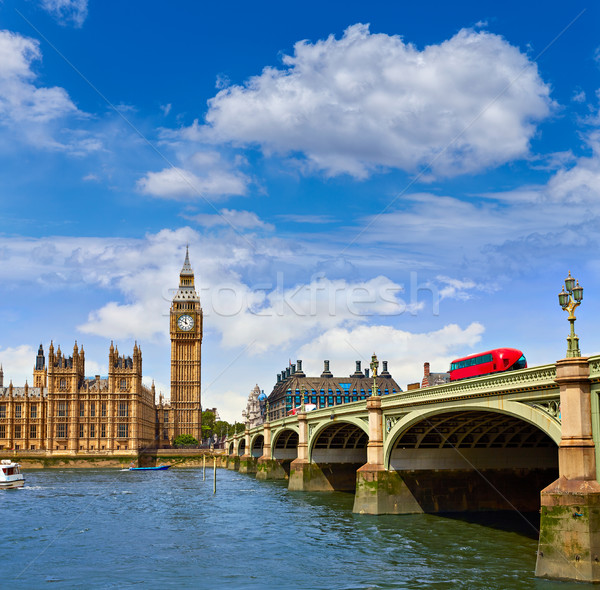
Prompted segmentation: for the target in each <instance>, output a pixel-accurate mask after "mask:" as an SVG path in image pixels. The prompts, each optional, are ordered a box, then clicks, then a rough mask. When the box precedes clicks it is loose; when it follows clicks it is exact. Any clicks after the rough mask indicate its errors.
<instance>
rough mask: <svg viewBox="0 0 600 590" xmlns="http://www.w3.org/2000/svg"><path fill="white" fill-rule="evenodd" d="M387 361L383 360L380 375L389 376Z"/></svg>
mask: <svg viewBox="0 0 600 590" xmlns="http://www.w3.org/2000/svg"><path fill="white" fill-rule="evenodd" d="M387 365H388V362H387V361H383V371H382V372H381V377H391V375H390V373H389V371H388V367H387Z"/></svg>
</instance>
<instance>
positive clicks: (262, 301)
mask: <svg viewBox="0 0 600 590" xmlns="http://www.w3.org/2000/svg"><path fill="white" fill-rule="evenodd" d="M0 19H1V26H0V29H1V31H0V154H1V157H0V194H1V203H2V207H1V209H0V219H1V221H2V227H1V232H2V233H1V234H0V260H1V261H2V264H1V265H0V278H1V279H2V280H1V281H0V296H1V297H2V301H3V304H2V307H1V308H0V322H1V323H0V325H1V326H2V336H1V337H0V362H1V363H2V364H3V366H4V372H5V379H6V380H8V379H10V378H12V379H13V382H14V383H15V384H21V383H23V382H24V380H25V379H27V378H29V380H31V370H32V366H33V362H34V357H35V351H36V350H37V346H38V345H39V343H40V342H42V343H43V344H44V346H45V347H46V348H47V346H48V344H49V342H50V340H51V339H52V340H54V342H55V344H60V345H61V346H62V348H63V350H70V349H71V348H72V346H73V342H74V340H77V341H78V343H80V344H83V345H84V347H85V349H86V363H87V368H86V373H88V374H90V375H93V374H96V373H98V372H99V373H102V374H105V373H106V371H107V368H106V362H107V355H108V347H109V345H110V341H111V340H114V341H115V343H116V344H117V345H118V347H119V350H120V351H121V352H125V353H127V354H131V350H132V347H133V343H134V340H136V339H137V340H138V342H139V343H140V344H141V347H142V351H143V358H144V374H145V376H146V379H147V381H148V382H150V381H151V380H152V379H155V380H156V383H157V387H158V388H159V389H160V390H162V391H163V392H164V393H165V394H168V387H169V385H168V384H169V379H170V377H169V339H168V321H167V317H168V309H169V299H170V296H171V293H172V292H171V290H172V289H173V288H175V287H176V286H177V281H178V272H179V269H180V268H181V265H182V263H183V258H184V255H185V246H186V244H189V247H190V257H191V261H192V265H193V267H194V270H195V272H196V277H197V283H198V285H199V288H200V289H201V299H202V304H203V308H204V310H205V315H206V317H205V322H204V325H205V339H204V345H203V388H204V392H203V405H204V406H205V407H212V406H217V407H218V408H220V409H221V413H222V415H223V416H224V417H225V418H226V419H230V420H233V419H236V418H237V419H239V418H240V412H241V409H242V407H243V405H244V402H245V398H246V397H247V395H248V393H249V392H250V390H251V389H252V388H253V386H254V384H255V383H258V384H259V385H260V387H261V388H263V389H265V390H266V391H270V389H271V387H272V385H273V383H274V381H275V375H276V373H277V372H279V371H280V370H281V369H283V368H284V367H285V366H286V365H287V363H288V360H289V359H291V360H292V361H294V360H295V359H296V358H302V359H303V360H304V367H305V370H307V371H308V372H309V373H310V374H317V373H320V371H321V367H322V360H323V359H325V358H328V359H329V360H330V361H331V366H332V370H333V371H334V373H335V374H338V375H343V374H345V373H348V374H349V373H351V372H352V371H353V370H354V363H353V361H354V360H363V361H364V362H366V361H367V360H368V359H369V358H370V355H371V354H372V352H373V351H376V352H377V354H378V356H379V357H380V358H381V359H386V360H388V361H389V364H390V370H391V371H392V373H393V374H394V376H395V377H396V379H397V380H398V381H399V383H400V384H401V385H402V386H403V387H404V386H405V385H406V384H407V383H409V382H413V381H418V380H420V378H421V375H422V366H423V363H424V362H425V361H429V362H430V363H431V366H432V370H434V371H443V370H446V369H447V367H448V365H449V362H450V361H451V360H452V359H453V358H456V357H459V356H462V355H466V354H471V353H473V352H477V351H480V350H487V349H490V348H494V347H499V346H513V347H517V348H521V349H522V350H523V351H524V352H525V354H526V356H527V358H528V360H529V363H530V365H535V364H543V363H548V362H553V361H555V360H556V359H558V358H561V357H562V356H564V351H565V349H566V343H565V337H566V335H567V332H568V323H567V322H566V314H565V313H564V312H562V311H561V310H560V308H559V306H558V302H557V297H556V295H557V293H558V292H559V291H560V287H561V285H562V281H563V279H564V278H565V276H566V273H567V271H568V270H571V271H572V273H573V275H574V276H576V277H577V278H578V279H579V280H580V281H581V283H582V285H583V286H584V288H585V301H584V304H583V305H582V307H581V308H580V309H579V310H578V314H577V315H578V317H579V321H578V324H577V331H578V333H579V336H580V337H581V347H582V351H583V353H584V354H595V353H598V352H600V335H598V334H599V331H598V329H597V322H596V320H595V318H597V317H598V315H599V314H598V312H599V311H600V305H599V303H598V301H599V298H598V296H597V293H599V292H600V253H599V251H598V230H597V227H598V221H599V218H600V201H599V199H600V113H599V98H600V93H599V89H600V80H599V73H600V38H599V35H598V30H600V28H599V25H600V22H599V11H598V8H597V7H596V5H595V4H594V3H590V2H571V3H568V4H567V5H565V4H564V3H547V2H546V3H523V2H520V3H517V2H505V3H501V4H499V3H496V2H481V1H479V2H461V3H459V4H456V3H455V4H452V5H449V4H448V3H443V2H424V3H420V4H417V3H410V4H409V3H406V2H394V3H392V2H377V1H375V2H370V3H365V2H343V3H340V2H328V3H323V2H312V1H306V2H303V3H302V6H301V9H299V8H298V7H297V6H294V7H292V6H289V7H288V6H283V5H282V4H281V3H279V2H277V3H276V2H262V3H259V4H248V3H245V2H233V3H227V4H222V5H211V6H207V5H206V4H205V3H197V2H178V3H176V4H173V5H171V4H167V3H164V2H152V1H150V2H148V1H145V2H141V1H137V0H132V1H130V2H127V3H122V2H112V1H108V0H105V1H103V2H98V1H91V0H90V1H86V0H74V1H69V0H28V1H25V2H16V1H10V0H4V2H2V3H1V4H0Z"/></svg>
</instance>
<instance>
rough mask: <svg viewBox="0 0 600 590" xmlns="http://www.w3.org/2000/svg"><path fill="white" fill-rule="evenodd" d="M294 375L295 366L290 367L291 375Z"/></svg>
mask: <svg viewBox="0 0 600 590" xmlns="http://www.w3.org/2000/svg"><path fill="white" fill-rule="evenodd" d="M295 373H296V365H292V370H291V374H292V375H294V374H295Z"/></svg>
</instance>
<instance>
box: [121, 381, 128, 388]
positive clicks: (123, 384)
mask: <svg viewBox="0 0 600 590" xmlns="http://www.w3.org/2000/svg"><path fill="white" fill-rule="evenodd" d="M120 387H121V389H127V379H121V383H120Z"/></svg>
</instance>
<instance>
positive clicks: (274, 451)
mask: <svg viewBox="0 0 600 590" xmlns="http://www.w3.org/2000/svg"><path fill="white" fill-rule="evenodd" d="M298 433H299V429H298V426H297V425H292V424H290V425H286V426H284V427H282V428H279V429H277V430H276V431H275V433H274V434H273V438H272V441H271V457H272V458H273V459H279V460H284V461H288V460H290V461H293V460H294V459H295V458H296V457H297V456H298V441H299V434H298Z"/></svg>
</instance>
